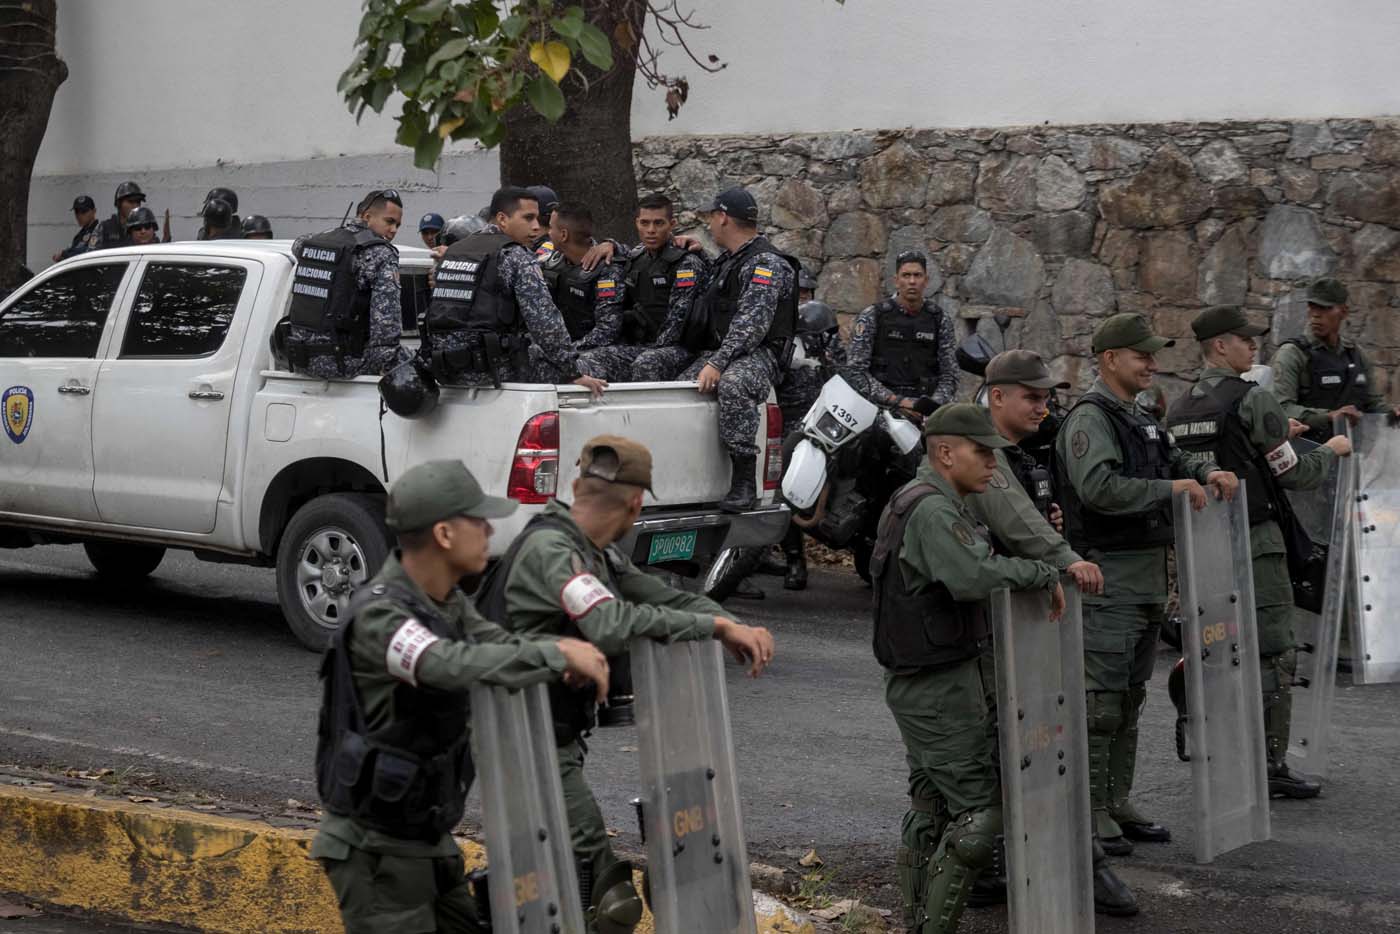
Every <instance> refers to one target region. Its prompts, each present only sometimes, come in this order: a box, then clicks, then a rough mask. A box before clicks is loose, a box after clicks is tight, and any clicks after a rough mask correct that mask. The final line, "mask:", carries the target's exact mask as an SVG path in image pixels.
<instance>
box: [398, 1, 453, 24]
mask: <svg viewBox="0 0 1400 934" xmlns="http://www.w3.org/2000/svg"><path fill="white" fill-rule="evenodd" d="M447 3H448V0H428V2H427V3H425V4H423V5H422V6H420V7H418V8H416V9H412V10H409V11H408V12H407V13H405V14H404V19H406V20H408V21H409V22H410V23H422V24H423V25H425V26H426V25H427V24H429V23H435V22H437V21H438V20H439V19H441V18H442V11H443V10H446V9H447Z"/></svg>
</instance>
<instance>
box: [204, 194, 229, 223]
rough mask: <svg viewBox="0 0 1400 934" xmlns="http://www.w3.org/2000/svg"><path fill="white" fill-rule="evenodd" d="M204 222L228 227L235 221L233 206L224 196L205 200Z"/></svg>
mask: <svg viewBox="0 0 1400 934" xmlns="http://www.w3.org/2000/svg"><path fill="white" fill-rule="evenodd" d="M199 213H201V214H203V215H204V223H205V224H206V225H208V226H210V227H227V226H228V225H229V224H231V223H233V207H232V206H231V205H230V204H229V203H228V202H227V201H225V200H223V199H222V198H214V199H213V200H211V201H206V202H204V210H202V211H200V212H199Z"/></svg>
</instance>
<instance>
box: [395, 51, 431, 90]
mask: <svg viewBox="0 0 1400 934" xmlns="http://www.w3.org/2000/svg"><path fill="white" fill-rule="evenodd" d="M426 74H427V69H426V68H424V67H423V63H422V62H421V61H418V60H416V59H414V60H409V61H405V62H404V63H403V67H402V68H400V69H399V90H400V91H402V92H404V93H405V94H415V93H417V91H418V88H419V87H420V86H421V85H422V84H423V77H424V75H426Z"/></svg>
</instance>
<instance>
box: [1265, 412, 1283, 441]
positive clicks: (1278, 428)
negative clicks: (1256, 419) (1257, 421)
mask: <svg viewBox="0 0 1400 934" xmlns="http://www.w3.org/2000/svg"><path fill="white" fill-rule="evenodd" d="M1264 430H1265V431H1267V432H1268V433H1269V436H1270V437H1274V438H1277V437H1279V436H1280V435H1283V434H1286V433H1287V427H1286V426H1285V425H1284V424H1283V417H1282V416H1280V415H1279V414H1278V413H1277V412H1265V413H1264Z"/></svg>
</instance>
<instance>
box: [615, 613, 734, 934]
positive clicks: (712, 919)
mask: <svg viewBox="0 0 1400 934" xmlns="http://www.w3.org/2000/svg"><path fill="white" fill-rule="evenodd" d="M632 676H633V683H634V686H635V687H636V691H637V701H636V703H637V732H638V753H639V755H640V757H641V773H642V787H643V795H642V827H643V831H644V833H645V836H646V847H647V870H648V873H649V883H650V897H649V901H650V904H651V912H652V914H653V915H654V916H655V918H656V931H657V934H755V930H756V922H755V919H754V909H753V892H752V889H751V887H750V883H749V859H748V852H747V847H746V846H745V844H744V828H743V820H742V817H741V815H740V813H739V783H738V777H737V775H736V773H735V768H734V742H733V739H732V737H731V736H730V733H729V699H728V695H727V694H726V692H725V684H724V664H723V659H722V656H721V654H720V645H719V643H718V642H714V641H712V640H706V641H702V642H676V643H673V644H670V645H663V644H662V643H660V642H656V641H653V640H651V639H637V640H635V641H634V642H633V643H632Z"/></svg>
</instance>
